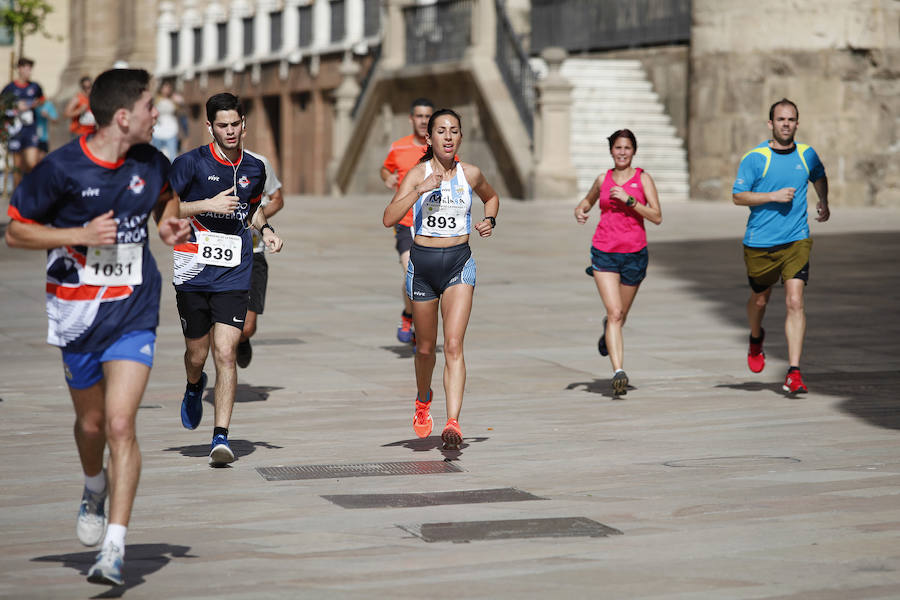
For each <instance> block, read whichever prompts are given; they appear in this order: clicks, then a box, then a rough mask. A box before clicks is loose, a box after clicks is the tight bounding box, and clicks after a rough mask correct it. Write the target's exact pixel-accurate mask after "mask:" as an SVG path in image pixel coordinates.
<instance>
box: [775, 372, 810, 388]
mask: <svg viewBox="0 0 900 600" xmlns="http://www.w3.org/2000/svg"><path fill="white" fill-rule="evenodd" d="M781 389H783V390H784V391H786V392H787V393H789V394H805V393H806V392H808V391H809V390H807V389H806V385H804V383H803V376H802V375H800V369H793V370H791V371H788V374H787V376H786V377H785V378H784V385H783V386H781Z"/></svg>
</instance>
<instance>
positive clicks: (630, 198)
mask: <svg viewBox="0 0 900 600" xmlns="http://www.w3.org/2000/svg"><path fill="white" fill-rule="evenodd" d="M635 204H637V200H635V198H634V196H628V200H626V201H625V206H634V205H635Z"/></svg>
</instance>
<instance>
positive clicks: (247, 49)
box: [241, 17, 256, 56]
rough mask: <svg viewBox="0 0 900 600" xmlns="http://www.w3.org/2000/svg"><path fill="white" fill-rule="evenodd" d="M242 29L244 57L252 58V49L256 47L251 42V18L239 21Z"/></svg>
mask: <svg viewBox="0 0 900 600" xmlns="http://www.w3.org/2000/svg"><path fill="white" fill-rule="evenodd" d="M241 23H242V24H243V26H244V27H243V29H244V56H253V48H255V47H256V45H255V43H254V41H253V17H246V18H244V19H241Z"/></svg>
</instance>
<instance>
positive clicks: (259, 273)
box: [247, 252, 269, 315]
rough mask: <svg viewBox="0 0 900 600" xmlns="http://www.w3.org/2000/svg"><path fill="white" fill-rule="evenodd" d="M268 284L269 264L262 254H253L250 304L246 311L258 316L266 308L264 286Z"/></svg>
mask: <svg viewBox="0 0 900 600" xmlns="http://www.w3.org/2000/svg"><path fill="white" fill-rule="evenodd" d="M268 283H269V263H268V262H266V255H265V254H264V253H262V252H254V253H253V273H251V275H250V303H249V304H248V305H247V310H252V311H253V312H255V313H256V314H258V315H261V314H263V309H264V308H265V307H266V285H268Z"/></svg>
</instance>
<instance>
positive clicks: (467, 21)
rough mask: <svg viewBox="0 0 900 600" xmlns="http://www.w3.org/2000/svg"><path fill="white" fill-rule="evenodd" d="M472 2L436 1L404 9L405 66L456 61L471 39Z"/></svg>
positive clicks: (469, 0) (465, 0)
mask: <svg viewBox="0 0 900 600" xmlns="http://www.w3.org/2000/svg"><path fill="white" fill-rule="evenodd" d="M472 5H473V1H472V0H438V1H437V2H435V3H434V4H429V5H426V6H409V7H407V8H404V9H403V21H404V24H405V26H406V64H408V65H418V64H425V63H433V62H443V61H447V60H459V59H461V58H462V57H463V55H464V54H465V52H466V48H468V47H469V45H470V43H471V39H472V33H471V32H472Z"/></svg>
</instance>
